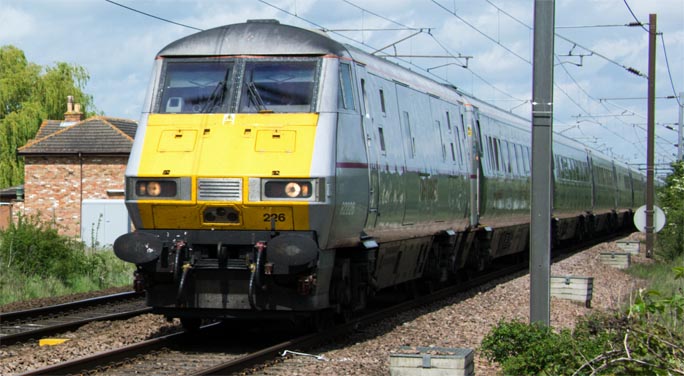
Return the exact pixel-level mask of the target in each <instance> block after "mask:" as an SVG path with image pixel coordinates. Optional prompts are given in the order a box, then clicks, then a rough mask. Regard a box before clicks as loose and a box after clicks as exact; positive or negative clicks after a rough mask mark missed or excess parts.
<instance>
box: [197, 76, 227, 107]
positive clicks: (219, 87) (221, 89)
mask: <svg viewBox="0 0 684 376" xmlns="http://www.w3.org/2000/svg"><path fill="white" fill-rule="evenodd" d="M225 92H226V81H219V83H218V84H216V87H215V88H214V90H213V91H212V92H211V95H210V96H209V100H208V101H207V103H206V104H205V105H204V107H202V113H206V112H209V110H211V109H212V108H213V107H214V106H216V104H219V105H220V104H221V103H222V102H223V96H224V94H225Z"/></svg>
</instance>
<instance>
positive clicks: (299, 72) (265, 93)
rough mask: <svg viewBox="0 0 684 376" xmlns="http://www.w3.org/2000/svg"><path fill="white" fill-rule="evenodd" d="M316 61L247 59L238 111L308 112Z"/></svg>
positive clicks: (310, 104) (310, 103)
mask: <svg viewBox="0 0 684 376" xmlns="http://www.w3.org/2000/svg"><path fill="white" fill-rule="evenodd" d="M315 72H316V61H312V60H310V61H248V62H247V63H246V64H245V71H244V75H243V80H242V88H241V95H240V106H239V109H238V112H248V113H250V112H311V111H312V108H311V106H312V98H313V92H314V82H315Z"/></svg>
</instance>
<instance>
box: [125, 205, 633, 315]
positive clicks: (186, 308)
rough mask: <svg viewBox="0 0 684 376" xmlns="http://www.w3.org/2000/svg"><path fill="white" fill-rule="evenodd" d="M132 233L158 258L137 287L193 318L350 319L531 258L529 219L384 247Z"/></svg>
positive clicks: (306, 237)
mask: <svg viewBox="0 0 684 376" xmlns="http://www.w3.org/2000/svg"><path fill="white" fill-rule="evenodd" d="M630 213H631V212H630V211H626V212H621V213H616V212H609V213H603V214H600V215H596V216H594V215H591V214H587V215H582V216H577V217H569V218H563V219H555V220H554V222H553V223H552V234H553V239H554V242H555V243H559V242H562V241H572V240H575V239H582V238H588V237H592V236H595V235H596V234H598V233H601V232H609V231H615V230H617V229H619V228H620V227H622V226H625V225H627V224H629V223H630V222H629V221H628V220H627V219H628V218H630V217H629V214H630ZM133 234H136V235H135V238H131V239H129V243H130V244H129V246H130V247H132V248H131V249H133V248H135V247H143V245H141V244H143V243H144V247H146V248H147V249H148V252H152V251H149V250H150V249H153V252H154V253H156V256H157V257H156V258H154V259H153V260H151V261H148V262H144V263H137V264H138V269H137V271H136V288H137V289H138V290H145V291H146V292H147V294H146V295H147V304H148V305H149V306H152V307H153V308H154V310H155V312H157V313H161V314H164V315H166V316H167V317H180V318H181V320H182V321H183V323H184V324H188V323H190V324H188V325H192V326H194V325H196V324H197V323H198V322H199V320H200V319H201V318H212V319H240V318H245V319H246V318H249V319H257V318H263V319H266V318H279V319H282V318H289V319H294V320H297V319H298V318H302V317H306V316H307V315H310V314H311V313H312V312H323V311H325V312H330V313H332V314H336V315H337V316H338V318H342V319H345V318H349V317H350V316H352V315H353V314H354V312H356V311H360V310H362V309H364V308H365V307H366V306H367V303H368V299H369V298H370V297H372V296H373V295H374V294H376V293H377V292H378V291H381V290H383V289H387V288H391V287H397V286H407V287H410V288H412V289H415V288H416V287H418V285H420V286H423V287H426V288H429V289H431V288H438V287H439V286H441V285H444V284H446V283H450V282H453V281H454V280H460V279H464V278H468V277H469V276H470V275H472V274H473V273H478V272H480V271H482V270H484V269H486V268H487V267H488V266H489V265H490V264H491V263H492V262H493V261H494V260H495V259H499V258H502V257H504V256H511V255H513V256H515V257H526V256H527V254H528V253H527V249H528V238H529V227H528V226H527V225H526V224H525V225H518V226H508V227H503V228H496V229H491V228H488V227H477V228H472V229H468V230H465V231H461V232H455V231H451V230H447V231H443V232H440V233H438V234H435V235H433V236H428V237H422V238H414V239H409V240H405V241H396V242H390V243H385V244H379V245H378V244H377V243H375V242H374V241H372V239H371V238H365V239H364V238H363V237H362V238H361V239H360V242H359V246H358V247H353V248H344V249H334V250H327V249H324V250H321V249H319V248H318V246H317V242H316V236H315V234H314V233H312V232H280V233H273V232H269V231H180V230H176V231H170V230H163V231H162V230H142V231H138V232H136V233H133ZM153 239H156V240H154V241H153ZM134 243H135V244H137V245H135V246H134V245H133V244H134ZM119 248H121V244H120V245H119Z"/></svg>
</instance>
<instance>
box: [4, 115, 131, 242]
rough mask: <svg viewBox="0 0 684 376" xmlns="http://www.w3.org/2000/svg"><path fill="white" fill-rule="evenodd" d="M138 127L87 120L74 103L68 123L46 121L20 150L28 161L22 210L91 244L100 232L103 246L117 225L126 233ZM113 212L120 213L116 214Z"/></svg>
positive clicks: (125, 122) (108, 120)
mask: <svg viewBox="0 0 684 376" xmlns="http://www.w3.org/2000/svg"><path fill="white" fill-rule="evenodd" d="M136 128H137V123H136V122H135V121H133V120H127V119H117V118H111V117H105V116H94V117H90V118H88V119H83V114H82V113H81V112H80V106H79V105H78V104H76V105H75V106H72V104H71V103H69V104H68V106H67V112H66V113H65V117H64V120H63V121H60V120H45V121H43V123H42V124H41V126H40V129H39V131H38V133H37V134H36V137H35V138H34V139H33V140H31V141H29V142H28V143H27V144H26V145H24V146H22V147H21V148H19V149H18V151H17V154H18V155H20V156H22V157H24V161H25V167H24V202H23V205H22V206H21V207H17V208H16V209H19V210H21V211H22V213H23V214H25V215H35V214H39V215H40V216H41V217H42V218H43V219H44V220H46V221H50V222H53V223H55V224H56V225H57V228H58V229H59V231H60V233H62V234H65V235H70V236H74V237H80V238H81V239H83V240H84V241H86V243H88V244H90V243H89V240H91V239H93V233H92V232H94V231H96V230H97V231H100V230H101V232H103V233H104V234H95V235H97V236H96V237H97V239H96V240H97V241H98V242H99V243H100V244H101V245H104V243H103V241H102V240H103V238H102V236H105V238H106V237H107V235H111V233H112V231H113V228H116V230H114V232H116V231H118V232H121V231H123V232H126V231H125V230H121V229H120V227H121V226H123V227H124V228H125V229H126V230H127V229H128V228H129V226H130V225H129V221H128V216H127V214H125V206H124V204H123V199H124V173H125V170H126V163H127V162H128V156H129V154H130V151H131V147H132V146H133V138H134V136H135V131H136ZM109 204H113V205H114V206H112V205H109ZM112 208H116V209H112ZM16 209H15V210H16ZM93 210H95V212H96V213H95V214H93V212H92V211H93ZM98 210H99V214H98V213H97V211H98ZM108 210H109V211H110V213H109V214H107V213H106V212H107V211H108ZM122 211H123V213H124V214H123V215H124V216H125V220H122V218H121V212H122ZM113 212H116V213H117V214H116V215H114V216H113V217H112V215H111V214H112V213H113ZM93 215H95V218H96V222H97V223H95V222H92V221H93V219H92V218H93ZM85 217H88V218H87V219H86V218H85ZM112 221H114V222H115V223H113V222H112ZM86 222H89V223H86ZM90 222H92V223H90ZM121 222H125V223H121ZM114 225H115V226H114ZM93 226H96V227H97V228H94V227H93ZM107 226H109V227H107ZM88 230H90V231H88ZM89 232H90V233H89ZM117 235H120V233H119V234H117ZM110 237H111V236H110ZM106 243H111V239H107V241H106Z"/></svg>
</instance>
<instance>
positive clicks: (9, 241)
mask: <svg viewBox="0 0 684 376" xmlns="http://www.w3.org/2000/svg"><path fill="white" fill-rule="evenodd" d="M85 251H86V249H85V246H84V244H83V243H82V242H80V241H76V240H74V239H72V238H69V237H66V236H62V235H59V234H58V232H57V230H56V229H55V228H54V226H52V225H50V224H46V223H42V222H40V221H39V220H38V219H37V217H25V216H19V218H18V221H17V222H16V223H13V224H10V226H9V228H8V229H6V230H5V231H0V292H1V293H0V304H5V303H9V302H12V301H16V300H25V299H32V298H37V297H44V296H54V295H62V294H67V293H74V292H85V291H92V290H98V289H103V288H107V287H112V286H123V285H128V284H130V283H131V279H132V275H133V269H134V268H133V267H132V264H129V263H126V262H123V261H121V260H119V259H118V258H117V257H116V256H114V254H113V252H112V251H104V250H98V251H96V252H92V253H87V252H85Z"/></svg>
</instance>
